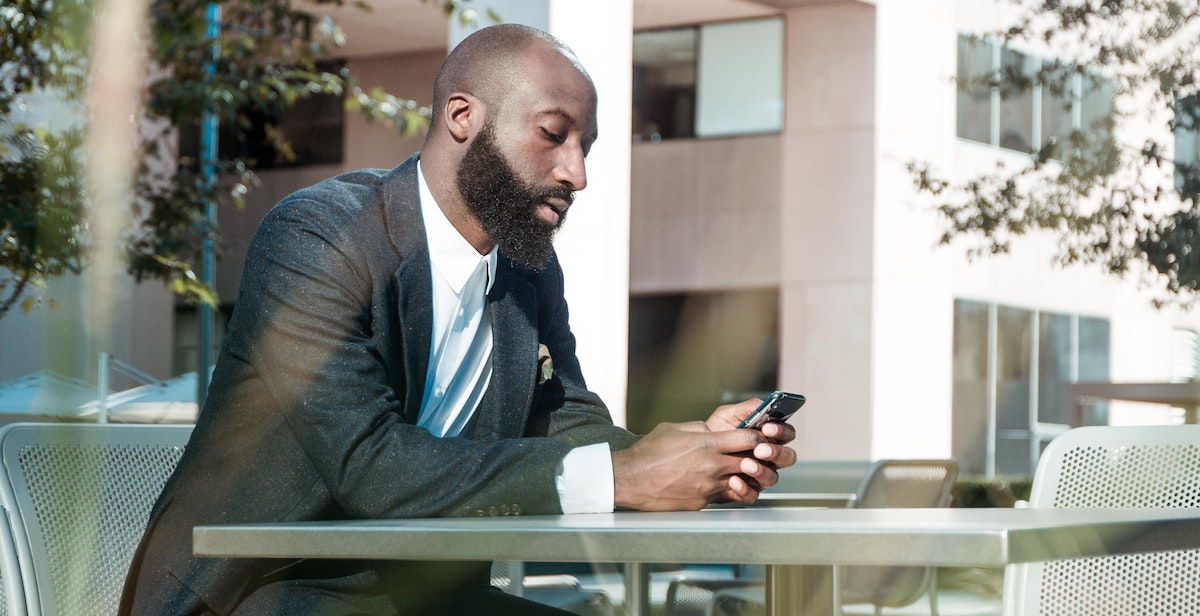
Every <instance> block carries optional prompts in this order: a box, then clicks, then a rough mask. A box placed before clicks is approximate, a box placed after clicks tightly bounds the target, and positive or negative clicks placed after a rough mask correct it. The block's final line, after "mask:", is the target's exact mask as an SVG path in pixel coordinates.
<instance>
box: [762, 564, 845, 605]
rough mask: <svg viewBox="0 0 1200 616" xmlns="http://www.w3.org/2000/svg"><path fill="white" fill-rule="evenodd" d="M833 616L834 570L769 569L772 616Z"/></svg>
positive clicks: (768, 588) (768, 599) (768, 595)
mask: <svg viewBox="0 0 1200 616" xmlns="http://www.w3.org/2000/svg"><path fill="white" fill-rule="evenodd" d="M833 613H834V612H833V567H821V566H801V565H769V566H767V615H768V616H783V615H785V614H786V615H788V616H791V615H800V614H803V615H805V616H817V615H819V616H829V615H830V614H833Z"/></svg>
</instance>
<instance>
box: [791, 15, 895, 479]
mask: <svg viewBox="0 0 1200 616" xmlns="http://www.w3.org/2000/svg"><path fill="white" fill-rule="evenodd" d="M786 18H787V39H786V40H787V46H786V54H787V55H786V60H785V66H786V79H785V82H786V84H787V86H786V87H787V91H786V93H785V100H786V103H785V104H786V111H785V129H784V135H783V161H782V164H783V173H782V176H783V190H782V201H783V202H782V204H781V206H782V207H781V220H782V225H781V233H782V234H783V237H782V240H781V244H780V245H781V246H784V247H785V249H784V251H783V254H784V258H783V263H782V266H781V282H780V344H781V345H782V348H781V361H780V374H779V380H780V387H781V388H783V389H787V390H792V391H798V392H802V393H804V394H805V395H806V396H808V399H809V402H808V405H807V406H806V407H805V408H804V410H803V411H802V412H801V413H799V414H798V415H797V416H796V417H795V418H794V419H793V420H792V421H793V424H794V425H795V426H796V428H797V432H798V435H797V440H796V449H797V450H798V451H800V453H801V455H803V456H804V457H810V458H862V457H870V456H871V439H872V426H871V420H872V417H871V408H872V407H871V405H872V398H873V383H872V341H873V336H874V331H873V324H872V301H873V290H872V277H873V258H874V254H873V251H874V247H873V239H874V234H875V231H876V228H875V222H874V206H875V186H874V179H873V178H874V173H875V139H876V135H875V103H874V95H875V70H876V67H875V7H873V6H868V5H863V4H857V3H854V4H851V3H839V4H827V5H815V6H809V7H804V8H796V9H790V10H788V11H787V13H786Z"/></svg>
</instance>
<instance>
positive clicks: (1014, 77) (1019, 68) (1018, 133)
mask: <svg viewBox="0 0 1200 616" xmlns="http://www.w3.org/2000/svg"><path fill="white" fill-rule="evenodd" d="M1000 66H1001V71H1003V74H1004V75H1006V85H1005V86H1004V87H1002V88H1001V91H1000V143H999V145H1000V147H1002V148H1007V149H1009V150H1016V151H1018V152H1032V151H1033V88H1032V85H1033V83H1032V81H1031V78H1032V72H1033V70H1035V69H1034V68H1033V66H1034V61H1033V59H1032V58H1030V57H1029V56H1027V55H1025V54H1023V53H1021V52H1019V51H1014V50H1012V49H1003V50H1001V52H1000Z"/></svg>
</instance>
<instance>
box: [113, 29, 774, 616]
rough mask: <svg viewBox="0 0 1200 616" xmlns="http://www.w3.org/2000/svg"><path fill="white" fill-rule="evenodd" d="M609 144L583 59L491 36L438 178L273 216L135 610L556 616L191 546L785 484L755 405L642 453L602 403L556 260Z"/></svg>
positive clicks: (309, 203)
mask: <svg viewBox="0 0 1200 616" xmlns="http://www.w3.org/2000/svg"><path fill="white" fill-rule="evenodd" d="M596 135H597V129H596V92H595V89H594V87H593V85H592V83H591V80H590V78H589V77H588V76H587V73H586V72H584V70H583V68H582V67H581V66H580V65H579V62H578V61H577V60H576V59H575V56H574V55H573V54H572V53H571V52H570V50H568V49H567V48H566V47H565V46H563V45H562V43H561V42H559V41H558V40H557V39H554V38H553V37H550V36H549V35H547V34H545V33H542V32H539V31H537V30H534V29H531V28H526V27H523V26H514V25H504V26H495V27H492V28H486V29H484V30H481V31H480V32H477V33H476V34H474V35H472V36H471V37H468V38H467V39H466V40H465V41H463V42H462V43H461V44H460V45H459V46H458V47H457V48H456V49H455V50H454V51H453V52H452V53H451V54H450V55H449V57H447V59H446V62H445V64H444V65H443V67H442V70H441V71H440V72H439V74H438V76H437V79H436V82H435V86H434V114H433V118H432V125H431V127H430V130H429V134H428V136H427V138H426V142H425V146H424V148H423V149H422V152H421V153H420V154H419V156H413V157H412V158H410V159H409V160H407V161H405V162H404V163H402V164H401V165H400V166H399V167H397V168H395V169H393V170H391V171H383V170H364V171H359V172H353V173H349V174H345V175H342V176H338V177H336V178H333V179H331V180H327V181H325V182H322V183H320V184H318V185H316V186H313V187H310V188H308V189H304V190H301V191H299V192H297V193H295V194H293V195H291V196H289V197H288V198H286V199H284V200H283V201H282V202H281V203H280V204H279V205H278V206H276V207H275V208H274V209H273V210H272V211H271V212H270V213H269V214H268V215H267V216H266V217H265V218H264V220H263V222H262V225H261V226H260V228H259V231H258V234H257V235H256V236H255V239H254V241H253V243H252V245H251V248H250V252H249V254H248V256H247V261H246V269H245V272H244V274H243V279H242V288H241V291H240V295H239V297H238V301H237V305H236V309H235V312H234V315H233V319H232V321H231V323H230V329H229V333H228V335H227V337H226V339H225V341H224V345H223V347H222V350H221V355H220V357H219V359H218V362H217V367H216V371H215V373H214V375H213V382H212V386H211V388H210V390H209V396H208V400H207V402H206V404H205V406H204V410H203V412H202V413H201V415H200V418H199V421H198V423H197V425H196V428H195V431H194V432H193V435H192V438H191V441H190V443H189V445H188V448H187V450H186V452H185V454H184V456H183V458H182V460H181V461H180V463H179V467H178V469H177V470H176V472H175V474H174V475H173V476H172V478H171V480H170V481H169V482H168V484H167V486H166V488H165V489H164V491H163V494H162V496H161V497H160V498H159V501H158V503H157V504H156V506H155V508H154V512H153V513H152V516H151V520H150V523H149V526H148V529H147V532H146V536H145V537H144V538H143V540H142V544H141V546H140V547H139V549H138V553H137V556H136V557H135V559H134V563H133V566H132V569H131V572H130V576H129V579H128V581H127V583H126V589H125V596H124V597H123V601H122V604H123V605H122V612H123V613H134V614H171V615H179V614H210V613H215V614H229V613H237V614H322V615H324V614H474V613H479V614H485V613H486V614H502V613H510V614H537V613H543V611H544V613H558V612H557V611H554V610H550V609H549V608H545V607H542V606H534V605H531V604H528V603H525V602H523V601H522V600H520V599H517V598H514V597H508V596H507V595H504V594H502V593H500V592H499V591H496V590H495V589H491V588H489V587H488V585H487V572H488V567H487V563H475V564H470V565H463V564H461V563H399V562H386V563H384V562H351V561H335V562H331V561H272V560H265V559H262V560H255V559H228V560H225V559H203V558H194V557H193V556H192V555H191V531H192V527H193V526H195V525H197V524H213V523H238V522H271V521H294V520H336V519H351V518H398V517H427V516H461V515H519V514H547V513H574V512H589V511H611V510H612V509H613V508H614V507H627V508H634V509H644V510H672V509H698V508H700V507H703V506H704V505H705V504H707V503H709V502H717V501H741V502H750V501H753V500H754V499H755V498H756V497H757V494H758V492H759V490H761V489H762V488H764V487H767V486H770V485H773V484H774V482H775V481H776V479H777V476H776V473H775V469H776V468H779V467H782V466H787V465H790V464H792V463H793V462H794V461H795V453H794V452H792V451H791V450H790V449H789V448H787V447H786V446H784V444H785V443H786V442H788V441H790V440H791V439H792V438H793V437H794V432H793V431H792V430H791V428H790V427H787V426H784V425H782V424H770V425H768V426H767V427H765V428H764V429H763V430H762V431H761V432H760V431H757V430H745V429H742V430H735V429H732V428H734V426H735V425H736V423H737V422H738V421H739V420H740V419H742V418H743V417H745V416H746V415H747V414H749V412H750V411H751V410H752V409H753V407H754V405H755V401H747V402H745V403H742V404H738V405H727V406H724V407H721V408H719V409H717V410H716V411H715V412H714V413H713V415H712V416H711V417H710V418H709V419H708V420H707V421H705V422H692V423H688V424H680V425H663V426H659V427H658V428H656V429H655V430H653V431H652V432H651V433H650V434H648V435H646V436H645V437H641V438H637V437H634V436H633V435H631V434H629V433H628V432H626V431H624V430H621V429H619V428H617V427H614V426H613V425H612V422H611V419H610V417H609V415H608V411H607V410H606V409H605V407H604V405H603V403H602V402H601V401H600V400H599V398H598V397H597V396H596V395H595V394H593V393H591V392H589V391H588V390H587V389H586V386H585V384H584V381H583V376H582V374H581V373H580V368H579V363H578V360H577V359H576V356H575V341H574V337H573V336H572V334H571V331H570V328H569V326H568V322H567V306H566V303H565V301H564V299H563V280H562V270H561V268H560V267H559V265H558V262H557V259H556V258H555V256H554V253H553V249H552V246H551V240H552V238H553V235H554V231H555V229H557V228H558V226H559V225H560V224H561V223H562V220H563V218H564V216H565V215H566V213H567V211H568V208H569V207H570V205H571V201H572V198H573V195H574V192H575V191H578V190H583V188H584V187H585V186H586V184H587V178H586V174H585V170H584V157H585V156H586V155H587V152H588V149H589V148H590V147H591V145H592V142H593V141H594V140H595V138H596ZM597 256H598V257H600V256H601V255H597ZM485 297H486V307H485ZM540 349H544V352H541V351H540ZM543 357H545V358H549V361H547V360H545V359H543ZM551 363H552V366H553V367H552V370H551V369H550V364H551ZM539 610H542V611H539Z"/></svg>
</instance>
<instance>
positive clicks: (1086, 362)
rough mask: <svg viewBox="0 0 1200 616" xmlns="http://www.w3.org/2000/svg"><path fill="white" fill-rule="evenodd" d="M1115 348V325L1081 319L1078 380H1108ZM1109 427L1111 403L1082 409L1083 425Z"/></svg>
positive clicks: (1085, 318) (1096, 404) (1095, 319)
mask: <svg viewBox="0 0 1200 616" xmlns="http://www.w3.org/2000/svg"><path fill="white" fill-rule="evenodd" d="M1111 347H1112V326H1111V325H1110V324H1109V322H1108V319H1101V318H1097V317H1079V380H1080V381H1107V380H1109V379H1110V378H1112V377H1111V376H1110V375H1111V373H1110V372H1109V357H1110V349H1111ZM1107 424H1108V403H1107V402H1104V401H1097V402H1094V403H1091V404H1088V405H1085V406H1084V407H1083V425H1085V426H1103V425H1107Z"/></svg>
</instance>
